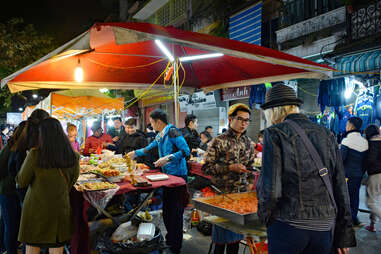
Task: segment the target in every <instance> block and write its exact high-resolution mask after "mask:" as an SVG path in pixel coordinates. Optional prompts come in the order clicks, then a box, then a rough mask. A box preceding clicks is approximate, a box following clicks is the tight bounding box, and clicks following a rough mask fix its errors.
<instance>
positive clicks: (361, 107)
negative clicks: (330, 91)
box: [355, 89, 376, 131]
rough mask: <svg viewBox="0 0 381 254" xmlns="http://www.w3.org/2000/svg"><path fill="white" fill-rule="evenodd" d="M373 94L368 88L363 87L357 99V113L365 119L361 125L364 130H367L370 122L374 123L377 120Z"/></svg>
mask: <svg viewBox="0 0 381 254" xmlns="http://www.w3.org/2000/svg"><path fill="white" fill-rule="evenodd" d="M373 96H374V95H373V93H371V92H370V91H369V90H368V89H363V91H362V93H361V94H360V95H359V96H358V97H357V100H356V106H355V114H356V116H358V117H360V118H361V119H362V121H363V124H362V127H361V130H362V131H363V130H365V128H366V127H367V126H368V125H369V124H373V123H374V122H375V120H376V111H375V110H374V108H375V107H374V99H373Z"/></svg>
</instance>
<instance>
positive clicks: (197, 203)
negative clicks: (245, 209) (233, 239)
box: [193, 192, 258, 225]
mask: <svg viewBox="0 0 381 254" xmlns="http://www.w3.org/2000/svg"><path fill="white" fill-rule="evenodd" d="M247 195H255V197H256V194H255V193H252V192H249V193H247V192H245V193H234V194H226V196H227V197H228V198H232V199H239V198H242V197H245V196H247ZM221 198H222V195H220V196H215V197H205V198H194V199H193V203H194V207H195V208H196V209H198V210H201V211H204V212H207V213H209V214H212V215H217V216H220V217H222V218H225V219H228V220H230V221H232V222H234V223H237V224H239V225H247V224H251V223H252V222H255V221H257V220H258V215H257V213H256V212H255V213H238V212H235V211H232V210H228V209H224V208H221V207H218V206H215V205H212V204H210V203H209V201H211V200H215V199H221ZM225 198H226V197H225Z"/></svg>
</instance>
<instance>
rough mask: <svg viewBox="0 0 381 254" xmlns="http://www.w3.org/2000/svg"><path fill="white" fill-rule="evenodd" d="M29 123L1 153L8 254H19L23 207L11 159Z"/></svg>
mask: <svg viewBox="0 0 381 254" xmlns="http://www.w3.org/2000/svg"><path fill="white" fill-rule="evenodd" d="M26 128H27V122H26V121H24V122H21V123H20V124H19V126H18V127H17V128H16V130H15V132H14V134H13V136H12V137H11V138H10V139H9V141H8V144H7V145H6V146H5V147H4V149H3V150H1V152H0V208H1V216H2V220H3V222H4V232H3V239H0V240H1V241H2V242H3V243H4V245H5V249H6V251H7V253H9V254H17V246H18V243H17V235H18V229H19V225H20V216H21V207H20V201H19V198H18V196H17V192H16V182H15V178H14V177H13V176H12V175H10V174H9V170H8V169H9V161H10V160H9V158H10V154H11V153H12V150H13V149H15V147H17V146H18V145H19V143H20V139H22V136H23V134H24V133H25V132H26Z"/></svg>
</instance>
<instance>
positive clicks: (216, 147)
mask: <svg viewBox="0 0 381 254" xmlns="http://www.w3.org/2000/svg"><path fill="white" fill-rule="evenodd" d="M250 114H251V112H250V109H249V107H248V106H246V105H245V104H241V103H239V104H234V105H232V106H231V107H230V108H229V112H228V115H229V129H228V131H226V132H225V133H223V134H221V135H219V136H217V137H216V138H214V139H213V140H212V141H211V142H210V143H209V144H208V149H207V153H206V155H205V164H204V166H203V170H204V173H205V174H207V175H211V176H212V179H211V181H212V184H214V185H215V186H216V187H217V188H219V189H220V190H222V191H223V192H226V193H232V192H244V191H247V190H248V186H249V183H250V182H251V180H252V179H253V178H252V174H251V173H250V172H251V170H252V169H254V148H253V146H252V145H251V140H250V138H249V137H247V136H246V134H245V133H246V129H247V127H248V125H249V122H250ZM242 238H243V236H242V235H239V234H235V233H233V232H231V231H228V230H225V229H222V228H219V227H214V228H213V233H212V240H213V242H214V243H215V244H216V247H215V251H214V253H215V254H217V253H224V250H225V244H226V245H227V249H228V252H227V253H238V248H239V244H238V243H239V240H241V239H242Z"/></svg>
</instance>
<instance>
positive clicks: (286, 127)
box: [257, 85, 356, 254]
mask: <svg viewBox="0 0 381 254" xmlns="http://www.w3.org/2000/svg"><path fill="white" fill-rule="evenodd" d="M302 103H303V101H302V100H300V99H299V98H297V97H296V93H295V91H294V89H293V88H291V87H288V86H286V85H275V86H273V87H272V88H271V89H270V90H269V91H268V92H267V94H266V100H265V103H264V104H262V106H261V108H262V109H263V110H264V111H265V116H266V120H267V122H268V123H269V124H272V126H270V127H269V128H267V129H265V131H264V137H263V157H262V169H261V174H260V177H259V180H258V183H257V195H258V216H259V219H260V221H261V222H262V223H264V224H266V226H267V238H268V248H269V254H278V253H282V254H287V253H290V254H291V253H292V254H294V253H309V254H314V253H316V254H328V253H332V251H334V252H335V253H340V254H344V253H348V251H349V248H350V247H354V246H356V239H355V233H354V230H353V227H352V216H351V209H350V203H349V196H348V191H347V185H346V182H345V172H344V167H343V162H342V160H341V155H340V151H339V148H338V145H337V143H336V139H335V137H334V135H333V134H332V133H331V132H330V131H329V130H328V129H326V128H324V127H322V126H319V125H317V124H314V123H312V122H311V121H310V120H309V119H308V118H307V117H306V116H305V115H303V114H300V113H299V106H300V105H301V104H302Z"/></svg>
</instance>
